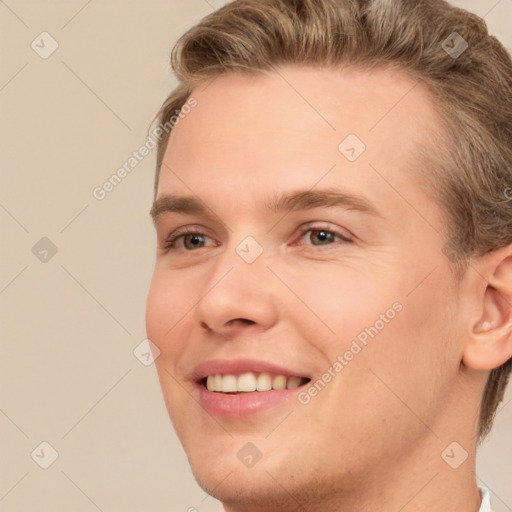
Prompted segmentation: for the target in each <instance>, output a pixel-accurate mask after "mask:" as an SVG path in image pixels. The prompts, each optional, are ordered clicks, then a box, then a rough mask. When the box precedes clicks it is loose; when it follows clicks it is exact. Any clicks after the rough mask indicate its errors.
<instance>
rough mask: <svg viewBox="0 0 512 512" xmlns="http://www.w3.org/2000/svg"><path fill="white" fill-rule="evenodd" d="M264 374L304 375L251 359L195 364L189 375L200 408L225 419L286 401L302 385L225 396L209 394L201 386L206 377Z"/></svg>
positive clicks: (259, 411) (265, 408) (298, 390)
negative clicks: (193, 383) (192, 381)
mask: <svg viewBox="0 0 512 512" xmlns="http://www.w3.org/2000/svg"><path fill="white" fill-rule="evenodd" d="M247 372H254V373H262V372H268V373H273V374H277V375H284V376H286V377H304V378H308V379H311V378H310V376H309V375H308V374H307V373H302V372H301V371H295V370H292V369H290V368H284V367H281V366H278V365H275V364H273V363H268V362H267V361H259V360H253V359H216V360H212V361H206V362H204V363H201V364H199V365H198V366H197V367H196V368H195V370H194V371H193V373H192V379H193V380H194V382H195V387H196V391H197V395H198V400H199V402H200V404H201V405H202V407H203V408H204V409H205V410H206V411H207V412H208V413H209V414H211V415H213V416H219V417H227V418H247V417H250V416H254V415H256V414H259V413H262V412H264V411H266V410H268V409H271V408H273V407H277V406H279V405H282V404H284V403H286V402H288V401H289V400H290V399H292V398H293V397H296V395H297V394H298V393H299V392H300V391H301V389H302V388H303V387H304V386H299V387H298V388H295V389H282V390H270V391H253V392H249V393H239V394H236V395H235V394H233V395H230V394H225V393H219V392H216V391H209V390H208V389H206V387H205V386H204V384H203V379H204V378H205V377H207V376H208V375H218V374H222V375H228V374H229V375H240V374H242V373H247Z"/></svg>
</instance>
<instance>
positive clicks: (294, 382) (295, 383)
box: [286, 377, 302, 389]
mask: <svg viewBox="0 0 512 512" xmlns="http://www.w3.org/2000/svg"><path fill="white" fill-rule="evenodd" d="M301 381H302V379H301V378H300V377H289V378H288V380H287V381H286V389H295V388H298V387H299V386H300V384H301Z"/></svg>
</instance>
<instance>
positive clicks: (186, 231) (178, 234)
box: [164, 225, 353, 252]
mask: <svg viewBox="0 0 512 512" xmlns="http://www.w3.org/2000/svg"><path fill="white" fill-rule="evenodd" d="M309 231H325V232H326V233H329V234H332V235H335V236H338V237H339V238H340V239H341V240H340V241H338V242H333V243H331V244H327V245H326V246H324V245H313V244H307V245H310V246H311V247H318V248H320V250H322V249H321V248H323V247H330V246H332V245H336V244H340V243H341V244H347V243H352V242H353V240H352V239H350V238H348V237H347V236H346V235H344V234H342V233H341V232H340V231H337V230H335V229H332V228H328V227H326V226H311V225H307V226H304V227H303V228H301V229H300V236H299V240H300V239H302V238H303V237H304V235H305V234H306V233H308V232H309ZM186 235H201V236H205V237H207V238H211V237H209V236H208V235H207V234H206V233H204V232H202V231H200V230H198V229H197V228H195V227H193V226H186V227H184V228H180V229H178V230H177V231H175V232H174V233H172V234H171V236H169V238H168V239H167V240H166V242H165V246H164V249H166V250H173V251H176V250H180V249H178V248H176V247H175V245H174V244H175V242H176V241H177V240H178V239H180V238H182V237H183V236H186ZM199 249H204V247H199ZM183 250H184V251H185V252H194V249H183Z"/></svg>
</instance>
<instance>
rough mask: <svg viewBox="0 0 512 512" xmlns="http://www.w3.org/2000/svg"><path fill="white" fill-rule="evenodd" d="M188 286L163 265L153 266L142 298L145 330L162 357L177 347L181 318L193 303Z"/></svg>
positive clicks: (183, 317)
mask: <svg viewBox="0 0 512 512" xmlns="http://www.w3.org/2000/svg"><path fill="white" fill-rule="evenodd" d="M190 289H191V287H190V286H186V285H185V284H184V283H182V282H181V281H180V280H179V279H176V278H175V277H172V276H171V275H170V273H169V272H166V271H165V269H161V268H158V265H157V267H156V268H155V272H154V274H153V279H152V281H151V285H150V288H149V292H148V296H147V300H146V332H147V335H148V338H149V339H150V340H151V341H152V342H153V343H155V345H157V347H158V348H159V349H160V352H161V355H162V356H164V358H165V356H168V355H170V354H171V352H172V351H176V350H179V348H180V347H179V346H178V345H179V339H180V338H181V339H183V337H181V336H179V330H180V328H181V322H182V319H185V316H186V315H187V313H188V312H190V310H191V308H192V305H193V304H194V296H193V295H194V294H193V293H192V292H191V291H189V290H190ZM171 340H172V343H171Z"/></svg>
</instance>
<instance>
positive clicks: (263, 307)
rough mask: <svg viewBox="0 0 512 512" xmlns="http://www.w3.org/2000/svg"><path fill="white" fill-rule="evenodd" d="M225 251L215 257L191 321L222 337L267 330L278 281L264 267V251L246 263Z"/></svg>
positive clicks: (275, 311) (275, 307)
mask: <svg viewBox="0 0 512 512" xmlns="http://www.w3.org/2000/svg"><path fill="white" fill-rule="evenodd" d="M226 252H227V253H226V254H223V255H221V256H219V257H218V259H217V261H216V265H215V269H214V271H213V272H212V274H211V276H210V278H209V279H208V281H207V283H206V285H205V286H204V288H203V290H202V293H201V296H200V299H199V301H198V303H197V305H196V307H195V309H194V320H195V322H196V323H197V324H199V325H200V327H201V328H202V329H204V330H206V331H207V332H208V333H210V334H213V335H215V334H216V335H218V336H220V337H222V338H233V337H235V338H236V337H237V336H239V335H241V334H242V333H244V332H247V331H249V330H250V331H251V332H254V333H255V332H262V331H265V330H267V329H270V328H271V327H272V326H273V325H275V324H276V322H277V319H278V301H277V291H278V288H277V286H276V285H277V284H278V282H277V279H276V278H275V276H274V275H273V274H272V272H270V270H269V269H268V268H267V266H266V258H265V257H264V255H263V254H264V253H263V254H262V255H261V256H260V257H259V258H258V259H257V260H256V261H254V262H252V263H246V262H245V261H244V260H242V258H240V256H239V255H238V254H237V253H236V251H235V250H232V252H231V251H226ZM228 252H229V253H228Z"/></svg>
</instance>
